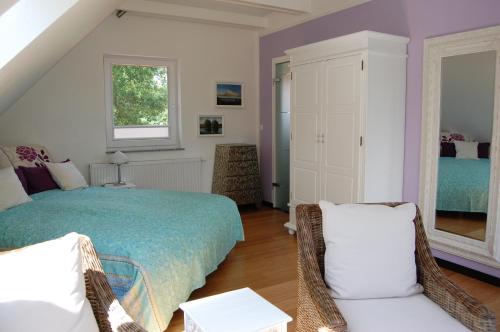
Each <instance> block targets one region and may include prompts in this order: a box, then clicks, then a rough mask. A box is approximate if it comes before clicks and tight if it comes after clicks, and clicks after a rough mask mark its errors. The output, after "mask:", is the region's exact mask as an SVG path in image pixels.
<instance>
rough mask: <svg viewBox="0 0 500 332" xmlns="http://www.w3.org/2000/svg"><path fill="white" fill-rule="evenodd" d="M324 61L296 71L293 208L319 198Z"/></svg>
mask: <svg viewBox="0 0 500 332" xmlns="http://www.w3.org/2000/svg"><path fill="white" fill-rule="evenodd" d="M322 65H323V64H322V63H312V64H306V65H300V66H296V67H294V68H293V72H292V73H293V77H292V112H291V128H292V131H291V134H292V140H291V146H292V148H291V151H290V158H291V169H290V185H291V192H292V197H291V202H292V206H291V212H295V207H296V206H297V204H301V203H315V202H318V200H319V193H320V188H319V180H320V157H321V150H320V144H321V143H320V136H319V133H320V114H321V94H322V93H321V84H320V82H321V68H322ZM291 217H292V219H293V217H294V215H291Z"/></svg>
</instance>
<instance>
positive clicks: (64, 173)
mask: <svg viewBox="0 0 500 332" xmlns="http://www.w3.org/2000/svg"><path fill="white" fill-rule="evenodd" d="M45 166H47V169H48V170H49V172H50V175H52V178H53V179H54V181H55V182H56V183H57V184H58V185H59V187H60V188H61V189H62V190H73V189H78V188H86V187H88V186H89V185H88V184H87V181H85V179H84V178H83V175H82V173H80V171H79V170H78V168H76V166H75V165H74V164H73V163H72V162H71V161H68V162H65V163H45Z"/></svg>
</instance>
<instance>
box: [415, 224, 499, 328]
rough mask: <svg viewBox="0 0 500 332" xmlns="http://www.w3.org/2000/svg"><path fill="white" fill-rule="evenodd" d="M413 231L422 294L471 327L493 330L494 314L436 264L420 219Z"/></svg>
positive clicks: (494, 325) (494, 323)
mask: <svg viewBox="0 0 500 332" xmlns="http://www.w3.org/2000/svg"><path fill="white" fill-rule="evenodd" d="M416 231H417V233H419V234H418V235H417V244H416V246H417V265H418V266H419V282H420V283H421V284H422V286H423V287H424V293H425V295H426V296H427V297H428V298H430V299H431V300H432V301H434V302H435V303H437V304H438V305H439V306H440V307H441V308H443V310H445V311H446V312H448V313H449V314H450V315H451V316H453V317H454V318H455V319H457V320H458V321H460V322H461V323H462V324H463V325H465V326H466V327H468V328H469V329H471V330H472V331H481V332H494V331H496V322H495V314H494V313H493V312H491V311H490V310H489V309H488V308H487V307H486V306H485V305H483V304H481V303H480V302H479V301H477V300H476V299H475V298H473V297H472V296H470V295H469V294H467V293H466V292H465V291H464V290H463V289H461V288H460V287H458V286H457V285H455V284H454V283H453V282H451V281H450V280H449V279H448V278H447V277H446V276H445V275H444V273H443V271H442V270H441V269H440V267H439V266H438V265H437V263H436V260H435V259H434V257H433V256H432V253H431V251H430V248H429V246H428V245H427V237H426V235H425V231H424V229H423V227H422V226H421V223H420V222H419V223H417V227H416ZM420 242H421V243H420Z"/></svg>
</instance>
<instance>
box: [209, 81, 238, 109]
mask: <svg viewBox="0 0 500 332" xmlns="http://www.w3.org/2000/svg"><path fill="white" fill-rule="evenodd" d="M215 105H216V106H217V107H218V108H243V83H241V82H217V83H216V104H215Z"/></svg>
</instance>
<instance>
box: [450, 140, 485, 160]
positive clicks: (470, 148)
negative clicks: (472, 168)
mask: <svg viewBox="0 0 500 332" xmlns="http://www.w3.org/2000/svg"><path fill="white" fill-rule="evenodd" d="M478 144H479V143H478V142H460V141H455V149H456V150H457V155H456V158H457V159H479V158H478V156H477V146H478Z"/></svg>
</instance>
